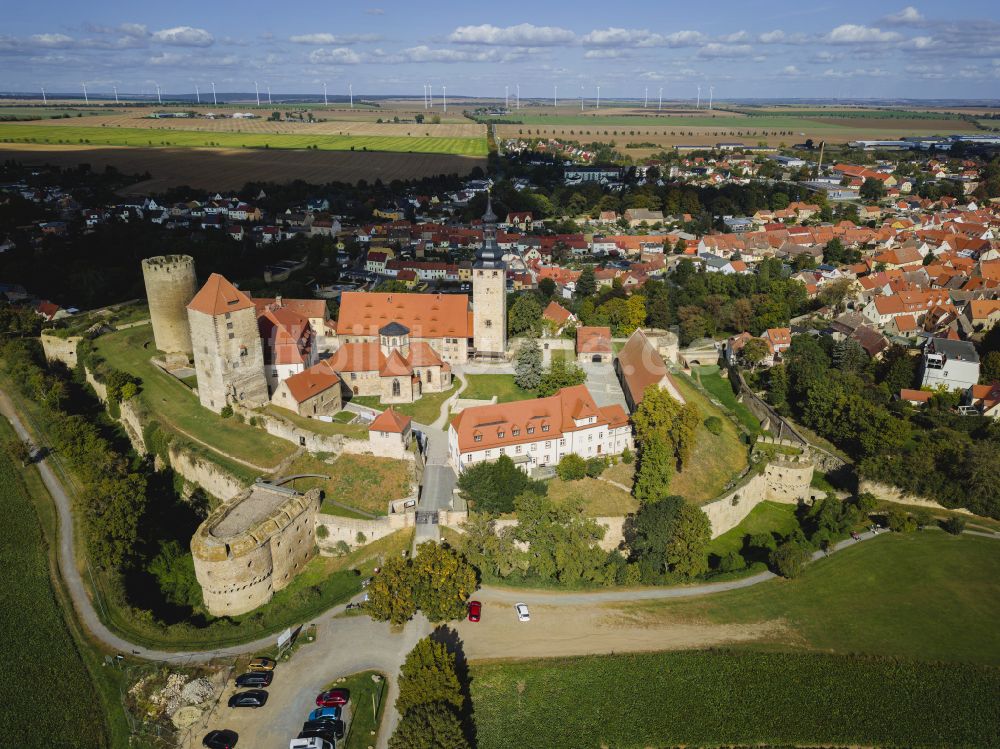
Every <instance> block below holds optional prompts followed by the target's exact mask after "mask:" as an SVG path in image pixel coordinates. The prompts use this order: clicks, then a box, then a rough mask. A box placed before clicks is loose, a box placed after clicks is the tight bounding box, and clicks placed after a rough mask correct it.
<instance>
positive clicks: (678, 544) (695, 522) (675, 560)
mask: <svg viewBox="0 0 1000 749" xmlns="http://www.w3.org/2000/svg"><path fill="white" fill-rule="evenodd" d="M711 540H712V524H711V523H710V522H709V521H708V516H707V515H706V514H705V513H704V512H702V511H701V510H700V509H699V508H697V507H695V506H694V505H689V504H683V505H681V507H680V508H679V509H678V511H677V516H676V519H675V521H674V528H673V535H672V536H671V538H670V540H669V541H668V542H667V562H668V563H669V564H670V568H671V570H672V571H673V572H676V573H677V574H678V575H683V576H684V577H695V576H696V575H702V574H704V573H705V572H707V571H708V544H709V542H710V541H711Z"/></svg>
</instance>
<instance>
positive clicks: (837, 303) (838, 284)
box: [818, 278, 854, 312]
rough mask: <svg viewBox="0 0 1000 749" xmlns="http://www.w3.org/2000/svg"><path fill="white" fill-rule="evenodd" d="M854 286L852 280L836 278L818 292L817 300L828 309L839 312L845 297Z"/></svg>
mask: <svg viewBox="0 0 1000 749" xmlns="http://www.w3.org/2000/svg"><path fill="white" fill-rule="evenodd" d="M853 286H854V279H851V278H838V279H837V280H836V281H831V282H830V283H828V284H825V285H824V286H823V287H822V288H821V289H820V291H819V295H818V296H819V300H820V301H821V302H822V303H823V304H825V305H826V306H828V307H832V308H833V309H834V310H836V311H838V312H839V311H840V310H841V308H842V305H843V304H844V300H845V299H846V298H847V295H848V294H850V293H851V289H852V287H853Z"/></svg>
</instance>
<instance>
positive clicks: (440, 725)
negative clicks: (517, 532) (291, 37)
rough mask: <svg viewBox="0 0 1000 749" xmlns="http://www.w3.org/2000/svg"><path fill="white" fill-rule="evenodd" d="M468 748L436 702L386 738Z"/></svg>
mask: <svg viewBox="0 0 1000 749" xmlns="http://www.w3.org/2000/svg"><path fill="white" fill-rule="evenodd" d="M435 117H437V115H435ZM471 746H472V745H471V744H469V741H468V739H466V738H465V733H464V731H463V730H462V721H461V719H460V718H459V716H458V713H457V712H456V711H455V710H454V709H452V708H449V707H448V706H447V705H443V704H441V703H436V702H435V703H431V704H428V705H421V706H419V707H415V708H413V709H412V710H410V711H409V712H408V713H405V714H404V715H403V716H402V717H401V718H400V721H399V725H397V726H396V730H395V731H394V732H393V734H392V737H391V738H390V739H389V749H471Z"/></svg>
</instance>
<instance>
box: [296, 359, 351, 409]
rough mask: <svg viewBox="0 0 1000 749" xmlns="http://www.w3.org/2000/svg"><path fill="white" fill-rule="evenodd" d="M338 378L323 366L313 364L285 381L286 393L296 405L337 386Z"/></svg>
mask: <svg viewBox="0 0 1000 749" xmlns="http://www.w3.org/2000/svg"><path fill="white" fill-rule="evenodd" d="M339 383H340V378H339V377H337V375H336V373H334V372H331V371H330V369H329V368H328V367H326V366H324V365H323V364H314V365H313V366H311V367H309V369H305V370H303V371H301V372H298V373H296V374H293V375H292V376H291V377H288V378H286V379H285V385H286V386H287V387H288V392H289V393H291V395H292V398H294V399H295V402H296V403H302V402H303V401H306V400H308V399H309V398H312V397H314V396H317V395H319V394H320V393H323V392H325V391H326V390H329V389H330V388H332V387H334V386H336V385H339Z"/></svg>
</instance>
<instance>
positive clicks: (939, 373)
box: [920, 338, 979, 390]
mask: <svg viewBox="0 0 1000 749" xmlns="http://www.w3.org/2000/svg"><path fill="white" fill-rule="evenodd" d="M978 382H979V354H978V353H977V352H976V347H975V346H973V345H972V343H970V342H969V341H958V340H953V339H951V338H930V339H928V341H927V343H925V344H924V352H923V356H922V358H921V361H920V386H921V387H927V388H932V389H936V388H939V387H944V388H947V389H948V390H955V389H956V388H958V389H961V390H968V389H969V388H971V387H972V386H973V385H975V384H976V383H978Z"/></svg>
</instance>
